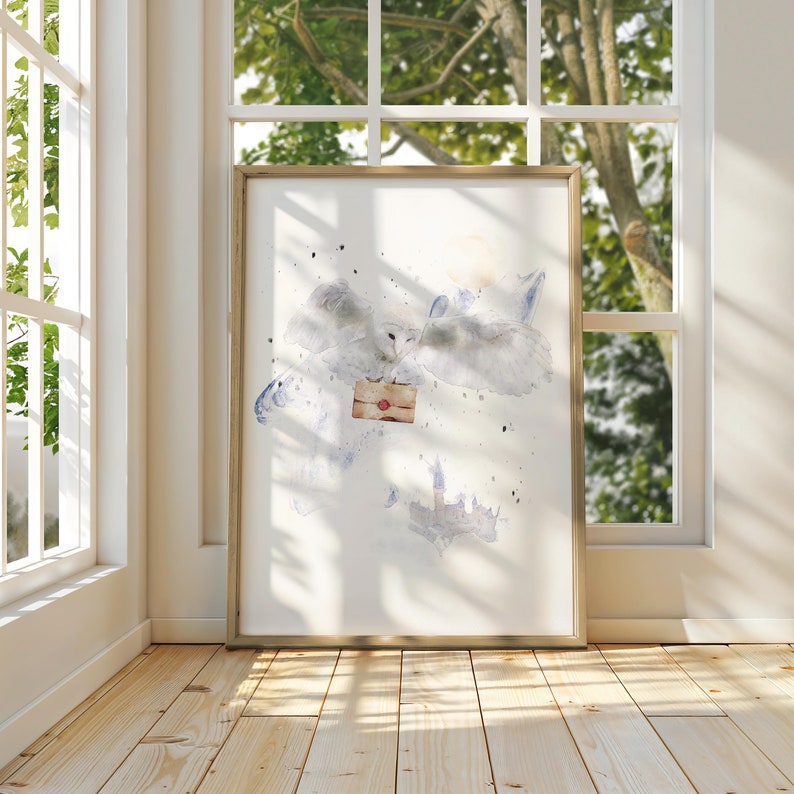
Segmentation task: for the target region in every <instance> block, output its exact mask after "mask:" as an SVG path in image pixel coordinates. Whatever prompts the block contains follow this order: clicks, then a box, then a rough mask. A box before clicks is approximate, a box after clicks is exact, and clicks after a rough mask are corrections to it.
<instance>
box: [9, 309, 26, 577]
mask: <svg viewBox="0 0 794 794" xmlns="http://www.w3.org/2000/svg"><path fill="white" fill-rule="evenodd" d="M6 333H7V336H6V412H7V416H6V432H7V441H6V445H5V454H6V466H7V471H8V496H7V502H6V518H7V528H6V533H7V534H6V539H7V543H8V545H7V549H6V561H7V562H16V561H17V560H20V559H22V558H23V557H25V556H27V553H28V453H27V434H28V423H27V418H26V417H27V393H28V322H27V319H26V318H24V317H19V316H16V315H9V316H8V325H7V329H6Z"/></svg>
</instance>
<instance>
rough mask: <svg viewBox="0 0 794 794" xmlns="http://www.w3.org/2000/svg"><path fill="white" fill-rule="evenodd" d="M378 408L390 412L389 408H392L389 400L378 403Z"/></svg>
mask: <svg viewBox="0 0 794 794" xmlns="http://www.w3.org/2000/svg"><path fill="white" fill-rule="evenodd" d="M378 408H380V409H381V411H388V410H389V408H391V403H390V402H389V401H388V400H381V401H380V402H379V403H378Z"/></svg>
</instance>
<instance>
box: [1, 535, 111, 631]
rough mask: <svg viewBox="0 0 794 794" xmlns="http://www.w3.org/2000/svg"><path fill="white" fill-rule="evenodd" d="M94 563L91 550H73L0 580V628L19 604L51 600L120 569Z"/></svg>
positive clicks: (21, 569) (12, 572) (8, 574)
mask: <svg viewBox="0 0 794 794" xmlns="http://www.w3.org/2000/svg"><path fill="white" fill-rule="evenodd" d="M95 562H96V559H95V555H94V553H93V551H92V550H90V549H71V550H70V551H66V552H63V553H61V554H56V555H53V556H52V557H48V558H47V559H45V560H42V561H41V562H37V563H34V564H32V565H29V566H27V567H25V568H19V569H18V570H15V571H11V572H9V573H7V574H6V575H5V576H3V577H0V626H2V625H4V623H5V621H6V616H7V614H8V613H9V611H10V612H14V610H15V609H16V608H18V605H19V604H22V603H27V602H29V601H30V602H36V601H37V600H39V599H40V598H45V599H46V598H48V597H51V596H48V595H46V594H47V593H51V592H53V593H57V592H61V591H65V590H70V588H71V589H74V588H75V587H76V586H78V585H80V584H82V583H85V584H87V583H89V582H91V581H95V579H96V578H101V577H102V576H105V575H106V572H112V571H114V570H117V569H118V566H95Z"/></svg>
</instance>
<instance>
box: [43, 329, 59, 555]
mask: <svg viewBox="0 0 794 794" xmlns="http://www.w3.org/2000/svg"><path fill="white" fill-rule="evenodd" d="M58 339H59V329H58V326H57V325H55V324H54V323H44V458H43V463H42V476H43V491H44V511H43V512H44V548H45V550H46V549H51V548H54V547H55V546H57V545H58V540H59V538H58V536H59V531H58V516H59V502H60V496H59V471H58V469H59V464H60V461H59V454H60V453H59V449H60V445H59V440H60V410H59V405H60V394H61V383H60V363H59V356H58Z"/></svg>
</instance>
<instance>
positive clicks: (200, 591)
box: [149, 0, 794, 641]
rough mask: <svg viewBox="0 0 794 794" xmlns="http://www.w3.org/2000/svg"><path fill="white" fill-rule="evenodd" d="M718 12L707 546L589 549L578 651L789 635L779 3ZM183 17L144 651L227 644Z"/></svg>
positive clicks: (162, 221) (152, 297)
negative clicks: (207, 478) (208, 467)
mask: <svg viewBox="0 0 794 794" xmlns="http://www.w3.org/2000/svg"><path fill="white" fill-rule="evenodd" d="M715 6H716V8H715V30H714V38H715V50H716V64H715V130H716V132H715V138H714V142H713V149H714V159H715V174H716V177H715V185H714V261H713V269H714V303H713V313H714V340H713V356H714V412H713V419H714V438H715V443H714V453H715V480H714V483H713V485H714V492H715V499H716V503H715V532H714V537H715V545H714V548H713V549H699V550H693V549H686V550H685V549H681V550H672V549H670V550H659V549H656V550H654V549H643V550H617V549H612V550H598V549H593V550H591V551H589V552H588V557H587V564H588V569H587V605H588V614H589V618H590V619H589V638H590V639H591V640H602V641H610V640H614V641H619V640H647V641H653V640H656V641H659V640H667V641H686V640H691V641H699V640H715V641H719V640H750V639H755V640H765V641H780V640H785V641H792V640H794V577H792V575H791V571H792V562H794V535H792V532H791V523H792V518H791V517H792V516H794V488H792V482H794V478H793V477H792V474H793V473H794V472H792V458H794V455H793V454H792V450H794V443H793V442H794V421H792V418H791V403H792V395H794V367H792V363H794V362H792V355H791V352H790V351H791V350H794V321H792V313H791V306H792V305H793V304H794V300H793V299H794V295H792V292H793V291H794V278H792V275H791V267H792V261H793V260H794V256H793V254H794V250H793V249H794V235H792V231H791V229H792V220H793V219H794V213H793V212H792V210H794V159H792V157H793V155H792V147H791V141H792V140H794V109H792V106H791V102H790V101H789V96H788V95H789V89H790V86H791V85H792V84H793V83H794V80H793V78H794V74H792V59H791V52H790V43H789V41H788V37H789V31H790V30H791V29H792V27H794V3H792V2H791V0H763V2H758V0H716V2H715ZM195 7H196V4H195V2H194V0H167V2H166V1H165V0H159V1H158V2H156V3H152V4H150V7H149V41H150V50H149V56H150V60H149V67H150V83H149V103H150V105H149V107H150V114H149V136H150V138H149V140H150V159H149V185H150V197H151V203H150V215H149V234H150V237H149V268H150V270H149V277H150V290H149V310H150V323H149V334H150V340H151V344H150V361H149V400H150V409H149V410H150V414H149V420H150V421H149V528H150V537H149V548H150V555H149V576H150V589H149V595H150V602H149V603H150V607H149V608H150V615H151V617H152V619H153V636H154V637H155V639H159V640H184V639H205V640H209V639H214V640H220V639H223V637H224V615H225V580H226V556H225V552H224V549H223V547H222V546H218V545H204V543H203V538H205V537H207V538H211V537H218V536H219V535H222V532H223V528H222V527H217V526H211V527H207V526H204V510H205V508H204V498H203V494H204V491H205V489H206V488H208V487H209V486H212V489H213V490H214V491H221V492H222V491H223V488H222V487H219V484H218V483H217V482H212V483H203V482H202V476H203V475H202V472H203V469H204V467H203V461H202V454H203V448H204V445H203V443H202V439H203V437H204V432H205V428H204V427H203V423H204V420H205V417H204V414H203V413H202V387H203V386H202V385H203V383H204V382H205V381H204V379H205V373H204V372H203V370H202V361H203V359H202V349H203V344H204V341H203V340H202V332H203V330H204V327H205V326H204V318H203V317H202V311H203V309H202V307H203V305H204V304H203V295H202V284H203V283H204V281H203V275H202V274H203V269H202V268H203V267H204V262H203V259H202V250H201V240H202V237H203V230H202V203H201V185H202V179H203V174H204V170H205V169H208V170H209V171H212V172H215V171H217V167H218V164H217V163H206V162H204V160H203V147H202V132H201V131H202V101H203V95H202V79H203V75H202V58H203V54H202V48H201V44H202V35H203V31H202V19H201V17H200V15H197V14H196V13H195ZM208 264H209V265H210V266H211V267H213V268H219V267H223V266H224V263H223V262H221V261H214V260H213V261H210V262H209V263H208ZM207 341H210V340H207ZM215 341H216V342H217V340H215ZM207 374H208V375H209V377H217V378H224V377H225V373H224V372H221V371H218V372H216V373H212V372H211V373H207ZM212 421H216V420H215V419H214V418H213V419H212ZM216 508H217V506H216ZM218 512H219V510H218V509H215V510H214V511H213V514H214V515H217V514H218ZM213 520H215V521H217V519H213Z"/></svg>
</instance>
